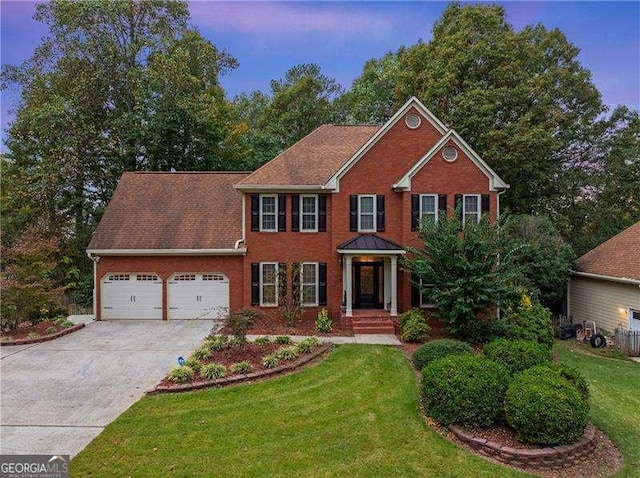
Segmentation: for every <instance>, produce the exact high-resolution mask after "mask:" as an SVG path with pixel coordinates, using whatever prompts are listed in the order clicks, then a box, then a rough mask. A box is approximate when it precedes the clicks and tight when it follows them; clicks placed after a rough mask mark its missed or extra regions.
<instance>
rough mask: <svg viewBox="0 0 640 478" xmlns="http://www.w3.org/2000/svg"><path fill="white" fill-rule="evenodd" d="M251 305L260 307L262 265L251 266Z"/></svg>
mask: <svg viewBox="0 0 640 478" xmlns="http://www.w3.org/2000/svg"><path fill="white" fill-rule="evenodd" d="M251 305H260V264H259V263H257V262H254V263H252V264H251Z"/></svg>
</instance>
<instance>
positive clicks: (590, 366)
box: [555, 342, 640, 476]
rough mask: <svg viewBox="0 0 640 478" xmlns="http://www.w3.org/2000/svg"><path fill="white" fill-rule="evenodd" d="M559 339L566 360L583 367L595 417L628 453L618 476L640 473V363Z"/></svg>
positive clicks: (595, 420) (568, 362)
mask: <svg viewBox="0 0 640 478" xmlns="http://www.w3.org/2000/svg"><path fill="white" fill-rule="evenodd" d="M571 345H572V344H571V343H567V342H556V347H555V350H556V351H557V352H558V354H559V355H560V359H561V360H562V362H564V363H566V364H568V365H571V366H572V367H575V368H577V369H578V370H580V371H581V372H582V373H583V374H584V376H585V378H586V379H587V382H589V389H590V392H591V398H590V403H591V420H592V421H593V422H594V423H595V424H596V425H597V426H598V427H599V428H600V429H602V430H603V431H604V432H605V433H606V434H607V435H609V437H610V438H611V439H612V440H613V442H614V443H615V444H616V445H617V446H618V448H619V449H620V451H621V452H622V454H623V455H624V465H623V468H622V470H620V472H619V473H618V474H617V475H616V476H640V364H637V363H635V362H632V361H629V360H618V359H613V358H601V357H597V356H594V355H591V354H588V353H586V352H584V351H582V350H580V349H576V348H574V347H571Z"/></svg>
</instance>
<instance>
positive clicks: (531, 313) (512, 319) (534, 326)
mask: <svg viewBox="0 0 640 478" xmlns="http://www.w3.org/2000/svg"><path fill="white" fill-rule="evenodd" d="M505 322H506V323H507V324H509V325H510V326H511V329H510V336H511V337H512V338H516V339H523V340H531V341H534V342H538V343H541V344H542V345H544V346H545V347H547V348H548V349H551V347H553V335H554V334H553V322H552V321H551V311H550V310H549V309H547V308H546V307H544V306H543V305H542V304H539V303H537V302H536V303H532V302H531V300H530V299H529V298H528V296H524V297H523V298H522V303H521V304H520V307H518V309H517V310H516V311H515V312H511V313H507V314H506V315H505Z"/></svg>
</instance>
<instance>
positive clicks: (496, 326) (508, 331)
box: [469, 317, 514, 344]
mask: <svg viewBox="0 0 640 478" xmlns="http://www.w3.org/2000/svg"><path fill="white" fill-rule="evenodd" d="M469 330H470V335H469V337H470V338H472V339H473V341H474V342H476V343H480V344H486V343H489V342H492V341H494V340H497V339H504V338H513V336H514V333H513V326H512V325H511V324H508V323H506V322H505V321H504V320H502V319H498V318H497V317H491V318H489V319H488V320H477V321H476V322H474V323H473V324H469Z"/></svg>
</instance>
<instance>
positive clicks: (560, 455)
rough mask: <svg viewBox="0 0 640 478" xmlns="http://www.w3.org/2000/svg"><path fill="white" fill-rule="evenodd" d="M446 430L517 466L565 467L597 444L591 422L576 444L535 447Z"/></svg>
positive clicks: (498, 458) (486, 454) (473, 447)
mask: <svg viewBox="0 0 640 478" xmlns="http://www.w3.org/2000/svg"><path fill="white" fill-rule="evenodd" d="M449 430H451V432H452V433H453V434H454V435H455V436H456V437H458V438H459V439H460V440H461V441H462V442H464V443H466V444H467V445H469V446H470V447H471V448H472V449H473V450H475V451H477V452H478V453H480V454H481V455H483V456H486V457H488V458H493V459H495V460H498V461H499V462H501V463H504V464H507V465H511V466H515V467H520V468H526V467H535V468H543V469H559V468H564V467H565V466H569V465H572V464H574V463H576V462H577V461H579V460H581V459H582V458H584V457H586V456H587V455H588V454H590V453H591V452H592V451H593V449H594V448H595V446H596V443H595V427H594V426H593V425H592V424H588V425H587V426H586V427H585V429H584V433H583V435H582V438H580V440H578V441H577V442H575V443H572V444H570V445H559V446H553V447H545V448H534V449H527V448H513V447H510V446H506V445H501V444H500V443H496V442H492V441H489V440H486V439H484V438H480V437H477V436H475V435H474V434H473V433H472V432H470V431H468V430H465V429H463V428H460V427H458V426H455V425H454V426H451V427H449Z"/></svg>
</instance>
